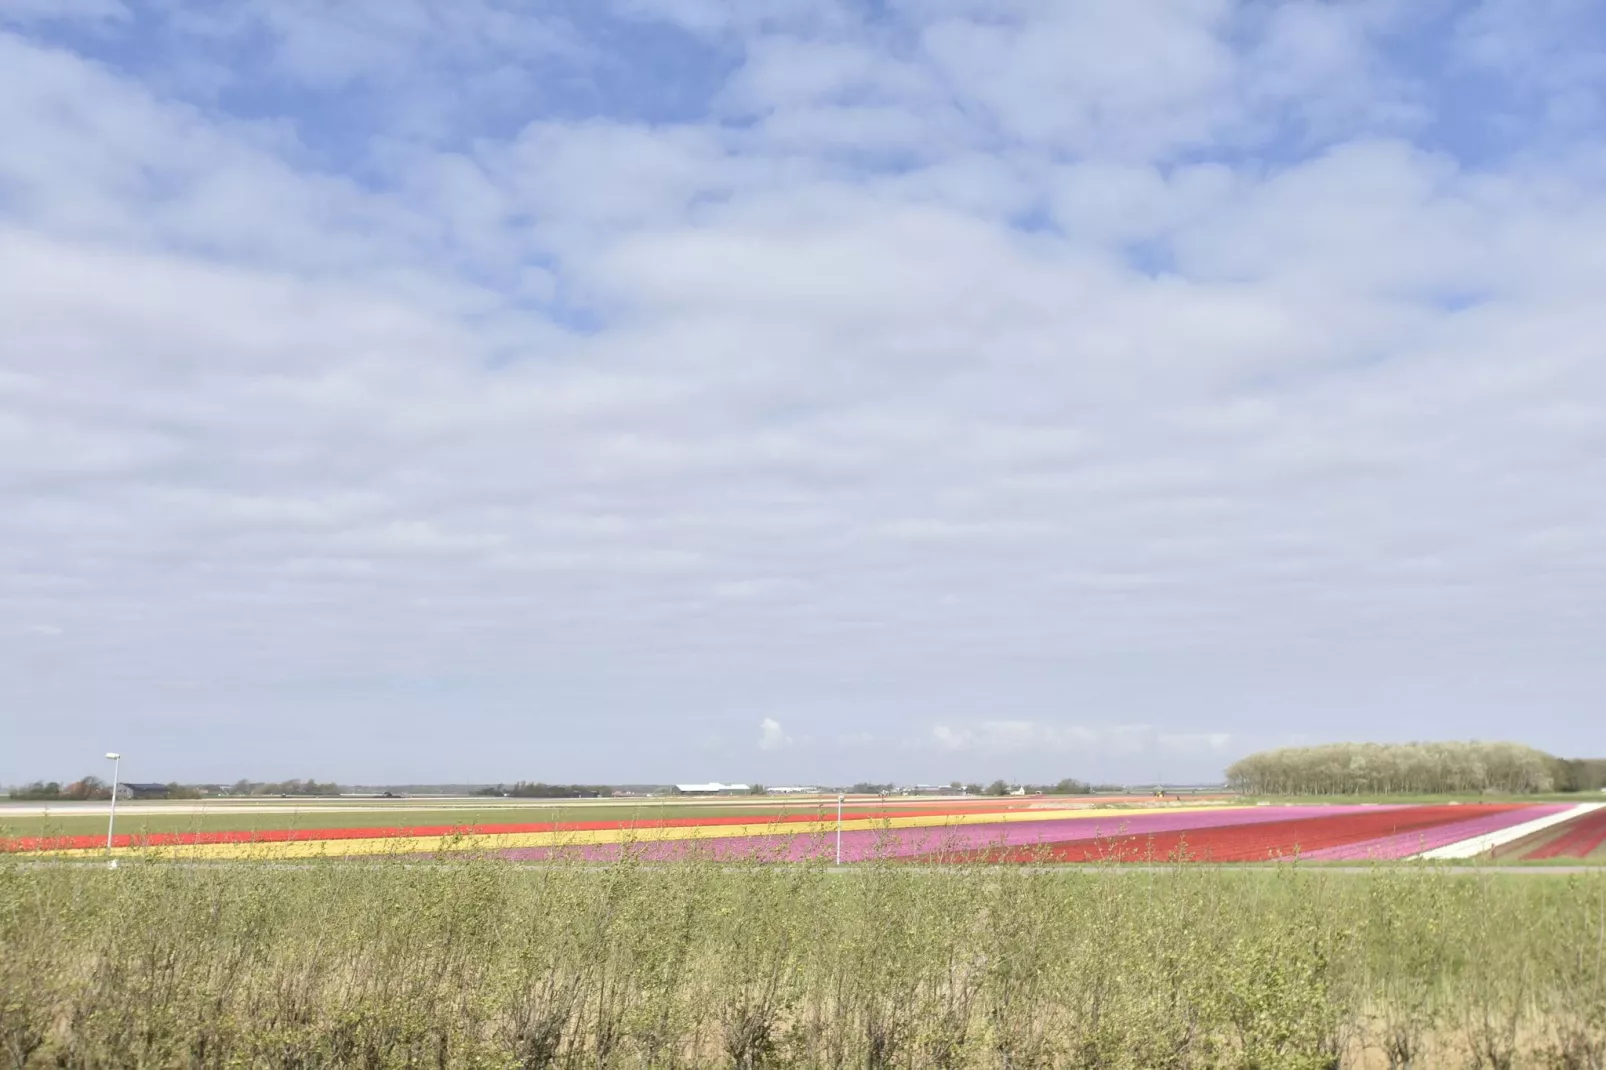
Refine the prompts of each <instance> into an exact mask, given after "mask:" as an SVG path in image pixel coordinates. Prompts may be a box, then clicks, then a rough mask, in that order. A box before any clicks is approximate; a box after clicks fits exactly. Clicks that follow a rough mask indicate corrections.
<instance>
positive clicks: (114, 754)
mask: <svg viewBox="0 0 1606 1070" xmlns="http://www.w3.org/2000/svg"><path fill="white" fill-rule="evenodd" d="M106 757H108V758H110V759H111V760H112V761H114V762H115V761H116V760H117V759H119V758H121V757H122V755H121V754H118V753H117V752H116V751H114V750H109V751H107V752H106Z"/></svg>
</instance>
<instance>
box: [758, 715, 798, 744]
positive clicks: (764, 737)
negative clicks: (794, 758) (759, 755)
mask: <svg viewBox="0 0 1606 1070" xmlns="http://www.w3.org/2000/svg"><path fill="white" fill-rule="evenodd" d="M758 728H759V733H758V749H759V750H764V751H780V750H785V749H786V748H787V747H790V746H791V745H792V737H791V736H789V735H787V734H786V731H785V730H784V729H783V728H781V722H779V721H777V720H776V719H775V718H773V717H766V718H764V719H763V720H762V721H760V722H759V725H758Z"/></svg>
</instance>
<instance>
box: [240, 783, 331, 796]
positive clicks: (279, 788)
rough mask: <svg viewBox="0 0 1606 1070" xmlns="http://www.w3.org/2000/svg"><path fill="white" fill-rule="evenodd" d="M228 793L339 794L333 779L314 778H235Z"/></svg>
mask: <svg viewBox="0 0 1606 1070" xmlns="http://www.w3.org/2000/svg"><path fill="white" fill-rule="evenodd" d="M229 794H230V795H339V794H340V785H339V784H336V783H335V782H334V781H332V780H331V781H329V782H328V783H319V782H318V781H316V780H281V781H275V782H267V783H263V782H260V781H256V780H236V781H235V782H234V784H233V785H232V786H230V788H229Z"/></svg>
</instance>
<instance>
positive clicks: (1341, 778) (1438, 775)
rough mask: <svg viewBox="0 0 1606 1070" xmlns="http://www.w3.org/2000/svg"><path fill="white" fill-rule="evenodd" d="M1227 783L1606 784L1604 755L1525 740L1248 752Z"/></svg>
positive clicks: (1529, 787) (1391, 790)
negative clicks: (1569, 755)
mask: <svg viewBox="0 0 1606 1070" xmlns="http://www.w3.org/2000/svg"><path fill="white" fill-rule="evenodd" d="M1227 783H1228V785H1229V786H1230V787H1232V788H1233V789H1234V790H1236V791H1240V792H1243V793H1245V794H1249V795H1395V794H1401V795H1438V794H1450V793H1457V792H1483V791H1492V792H1506V793H1512V794H1529V793H1532V792H1542V791H1588V790H1593V789H1598V788H1600V787H1601V786H1602V785H1603V784H1606V761H1603V760H1564V759H1560V758H1556V757H1554V756H1553V755H1549V754H1546V753H1545V752H1544V751H1541V750H1536V749H1534V748H1533V747H1526V746H1523V745H1522V744H1520V743H1478V742H1470V743H1461V742H1450V743H1329V744H1325V745H1322V746H1319V747H1285V748H1283V749H1281V750H1270V751H1261V752H1260V753H1259V754H1251V755H1250V756H1249V757H1247V758H1245V759H1243V760H1242V761H1239V762H1235V763H1233V765H1232V766H1231V767H1230V768H1229V769H1228V770H1227Z"/></svg>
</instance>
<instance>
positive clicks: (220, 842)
mask: <svg viewBox="0 0 1606 1070" xmlns="http://www.w3.org/2000/svg"><path fill="white" fill-rule="evenodd" d="M733 811H734V812H733ZM666 812H667V813H670V814H672V816H661V815H660V814H659V813H658V812H655V811H654V809H653V808H652V807H650V806H640V805H637V806H634V807H632V808H630V809H629V810H624V809H622V808H620V807H617V806H609V805H606V804H598V805H596V806H594V807H591V808H584V807H580V808H575V807H571V808H569V809H567V810H564V811H561V812H558V813H557V819H553V820H528V819H527V818H529V817H532V816H545V815H543V814H541V812H540V811H539V810H534V811H532V810H530V809H524V810H522V811H519V812H517V813H516V814H509V816H517V817H522V818H526V820H508V819H507V818H506V817H504V816H503V815H500V814H494V815H491V817H492V819H491V820H472V821H436V822H433V823H428V822H419V823H408V822H402V823H396V824H379V825H361V824H353V825H351V826H347V827H340V826H339V825H338V824H336V825H333V826H330V825H329V824H328V823H329V822H330V821H331V820H337V819H338V817H339V814H338V812H337V813H326V814H323V815H321V816H322V820H321V821H319V822H317V823H315V824H314V825H313V826H312V827H298V825H297V820H298V819H299V817H300V815H296V814H292V815H287V817H286V819H285V821H284V827H278V828H263V827H253V828H243V829H242V828H233V829H230V828H224V829H215V828H214V829H204V828H202V829H193V830H189V831H177V830H169V831H149V830H144V829H141V828H140V827H139V824H138V819H137V818H131V819H128V820H125V821H124V824H123V828H124V829H126V830H127V831H122V832H119V833H118V834H117V835H116V836H115V837H114V838H113V841H112V846H111V852H112V854H113V855H115V856H139V857H145V858H164V857H170V858H185V859H191V860H203V859H245V858H265V859H271V858H279V859H294V858H308V857H361V856H372V855H404V856H414V855H434V854H440V853H442V852H446V853H474V854H478V855H490V856H499V857H502V858H506V859H511V860H517V861H542V860H552V859H555V858H559V857H574V858H580V859H584V860H588V861H595V862H600V861H608V860H612V859H615V858H619V857H623V856H631V857H639V858H641V859H644V860H648V861H670V860H674V859H677V858H681V857H687V856H692V855H696V856H708V857H715V858H721V859H727V860H732V859H738V858H749V857H751V858H761V859H766V860H771V861H806V860H820V859H824V860H833V861H834V860H835V859H836V858H838V857H840V858H841V860H842V861H843V862H844V863H857V862H863V861H867V860H872V859H897V860H906V861H912V862H925V863H957V862H1024V861H1032V862H1067V863H1098V862H1110V863H1133V862H1147V863H1159V862H1209V863H1234V862H1237V863H1242V862H1262V863H1263V862H1275V861H1290V860H1296V859H1297V860H1300V861H1303V862H1312V863H1322V862H1351V863H1353V862H1369V861H1402V860H1408V859H1430V860H1431V859H1458V858H1486V859H1498V860H1500V861H1507V862H1526V861H1536V862H1537V861H1546V860H1558V859H1573V860H1585V859H1590V858H1593V857H1599V856H1600V855H1602V854H1606V805H1603V804H1600V803H1519V802H1498V803H1438V804H1428V805H1409V804H1389V805H1355V804H1324V805H1245V804H1242V803H1237V802H1233V801H1231V800H1225V799H1218V800H1205V801H1202V802H1189V803H1179V802H1156V801H1153V800H1142V799H1132V798H1128V799H1121V800H1114V801H1110V800H1103V801H1102V802H1101V804H1099V805H1094V804H1092V803H1090V802H1089V801H1088V800H1072V799H1042V798H1033V799H1030V800H1020V799H998V800H977V799H965V800H956V799H918V800H899V801H893V802H888V801H886V800H878V799H873V798H872V799H855V800H853V801H852V802H850V803H849V804H848V805H847V806H846V807H845V809H844V810H843V813H842V815H841V820H840V823H839V822H838V817H837V813H836V809H835V806H834V800H831V802H830V803H829V804H828V803H826V802H823V801H815V802H813V803H812V804H810V803H804V804H801V805H797V804H793V805H789V806H780V807H776V808H773V809H771V810H770V811H768V812H766V811H764V809H763V808H759V810H758V811H756V812H755V811H752V810H747V809H739V808H736V807H733V806H731V805H730V804H729V803H727V802H723V801H717V802H709V803H705V804H701V805H699V804H695V803H694V804H689V805H688V804H684V803H682V804H678V805H677V806H676V807H675V808H674V810H673V811H668V810H667V808H666ZM415 813H416V812H415ZM396 816H397V817H402V816H407V812H406V811H405V810H400V811H397V812H396ZM444 816H447V817H450V816H451V815H449V814H448V815H444ZM476 816H483V815H476ZM106 849H107V848H106V838H105V836H104V834H98V833H97V834H64V833H56V832H51V831H49V830H41V831H38V832H35V833H33V834H26V835H10V836H6V837H4V838H0V850H4V851H5V852H7V853H12V854H46V855H49V856H52V857H66V858H70V857H74V856H78V857H103V856H104V854H105V853H106Z"/></svg>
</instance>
